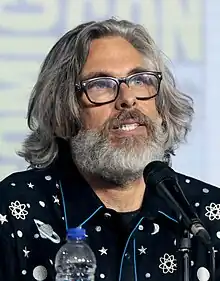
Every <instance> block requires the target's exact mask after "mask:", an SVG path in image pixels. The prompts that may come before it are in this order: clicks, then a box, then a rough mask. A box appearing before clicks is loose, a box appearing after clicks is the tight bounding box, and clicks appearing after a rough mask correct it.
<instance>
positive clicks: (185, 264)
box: [178, 230, 216, 281]
mask: <svg viewBox="0 0 220 281" xmlns="http://www.w3.org/2000/svg"><path fill="white" fill-rule="evenodd" d="M191 248H192V245H191V239H190V233H189V231H188V230H185V231H184V234H183V237H182V238H181V240H180V245H179V249H178V251H179V252H180V253H181V263H182V264H181V268H182V269H183V275H181V276H180V281H190V268H191V264H190V262H191V260H190V252H191ZM207 252H208V254H209V255H210V259H209V269H210V280H211V281H215V270H216V268H215V252H216V251H215V249H214V247H210V248H209V250H208V249H207Z"/></svg>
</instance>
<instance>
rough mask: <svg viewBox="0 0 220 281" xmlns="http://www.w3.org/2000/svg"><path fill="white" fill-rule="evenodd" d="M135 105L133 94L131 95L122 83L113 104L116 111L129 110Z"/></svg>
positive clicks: (129, 90)
mask: <svg viewBox="0 0 220 281" xmlns="http://www.w3.org/2000/svg"><path fill="white" fill-rule="evenodd" d="M135 105H136V97H135V93H133V91H132V90H131V89H130V88H129V87H128V86H127V85H126V84H125V83H122V84H121V85H120V88H119V93H118V97H117V99H116V103H115V106H116V109H118V110H121V109H130V108H132V107H135Z"/></svg>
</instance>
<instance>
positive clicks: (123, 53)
mask: <svg viewBox="0 0 220 281" xmlns="http://www.w3.org/2000/svg"><path fill="white" fill-rule="evenodd" d="M137 69H139V72H140V69H143V70H144V69H145V70H152V69H147V67H146V62H144V58H143V55H141V54H140V53H139V52H138V51H137V50H136V49H135V48H134V47H133V46H132V45H131V44H130V43H128V42H127V41H126V40H125V39H123V38H121V37H107V38H101V39H96V40H94V41H93V42H92V43H91V47H90V51H89V55H88V58H87V61H86V63H85V65H84V68H83V70H82V74H81V76H82V78H81V80H83V81H84V80H87V79H90V78H93V77H94V76H95V77H97V76H99V74H100V73H101V74H100V75H101V76H111V77H115V78H121V77H126V76H128V75H130V74H133V73H134V72H137V71H138V70H137ZM135 83H136V82H135ZM138 83H139V82H138ZM95 90H96V88H95ZM136 95H137V93H136V92H135V91H134V90H133V88H132V87H128V86H127V85H126V84H125V83H122V84H121V85H120V90H119V95H118V97H117V98H116V100H115V101H113V102H110V103H107V104H102V105H96V104H93V103H91V102H90V101H89V100H88V98H87V96H86V94H85V93H83V94H82V96H81V98H80V104H81V120H82V128H81V130H80V131H79V132H78V134H77V135H76V136H74V137H73V139H72V154H73V158H74V161H75V163H76V164H77V166H78V167H79V168H80V169H81V170H82V171H84V172H85V173H87V174H93V175H96V176H99V177H101V178H103V179H105V180H106V181H110V182H112V183H114V184H116V185H125V184H126V183H128V182H129V181H134V180H136V179H138V178H140V177H141V176H142V174H143V170H144V167H145V166H146V165H147V164H148V163H149V162H151V161H153V160H162V158H163V155H164V146H163V145H164V142H165V139H166V136H165V134H164V132H163V129H162V127H161V119H160V117H159V114H158V112H157V109H156V104H155V98H152V99H149V100H138V99H137V98H136Z"/></svg>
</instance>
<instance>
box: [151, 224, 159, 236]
mask: <svg viewBox="0 0 220 281" xmlns="http://www.w3.org/2000/svg"><path fill="white" fill-rule="evenodd" d="M159 230H160V227H159V224H157V223H154V231H153V232H152V233H151V235H155V234H157V233H158V232H159Z"/></svg>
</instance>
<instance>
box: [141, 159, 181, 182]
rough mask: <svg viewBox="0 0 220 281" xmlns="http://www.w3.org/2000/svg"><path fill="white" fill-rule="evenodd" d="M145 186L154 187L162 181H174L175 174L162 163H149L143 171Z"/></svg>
mask: <svg viewBox="0 0 220 281" xmlns="http://www.w3.org/2000/svg"><path fill="white" fill-rule="evenodd" d="M144 177H145V181H146V184H147V186H152V187H155V186H157V185H158V184H159V183H161V182H163V181H164V180H171V181H176V179H177V177H176V173H175V171H174V170H173V169H171V168H170V167H169V166H168V164H167V163H165V162H162V161H153V162H150V163H149V164H148V165H147V166H146V167H145V169H144Z"/></svg>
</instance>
